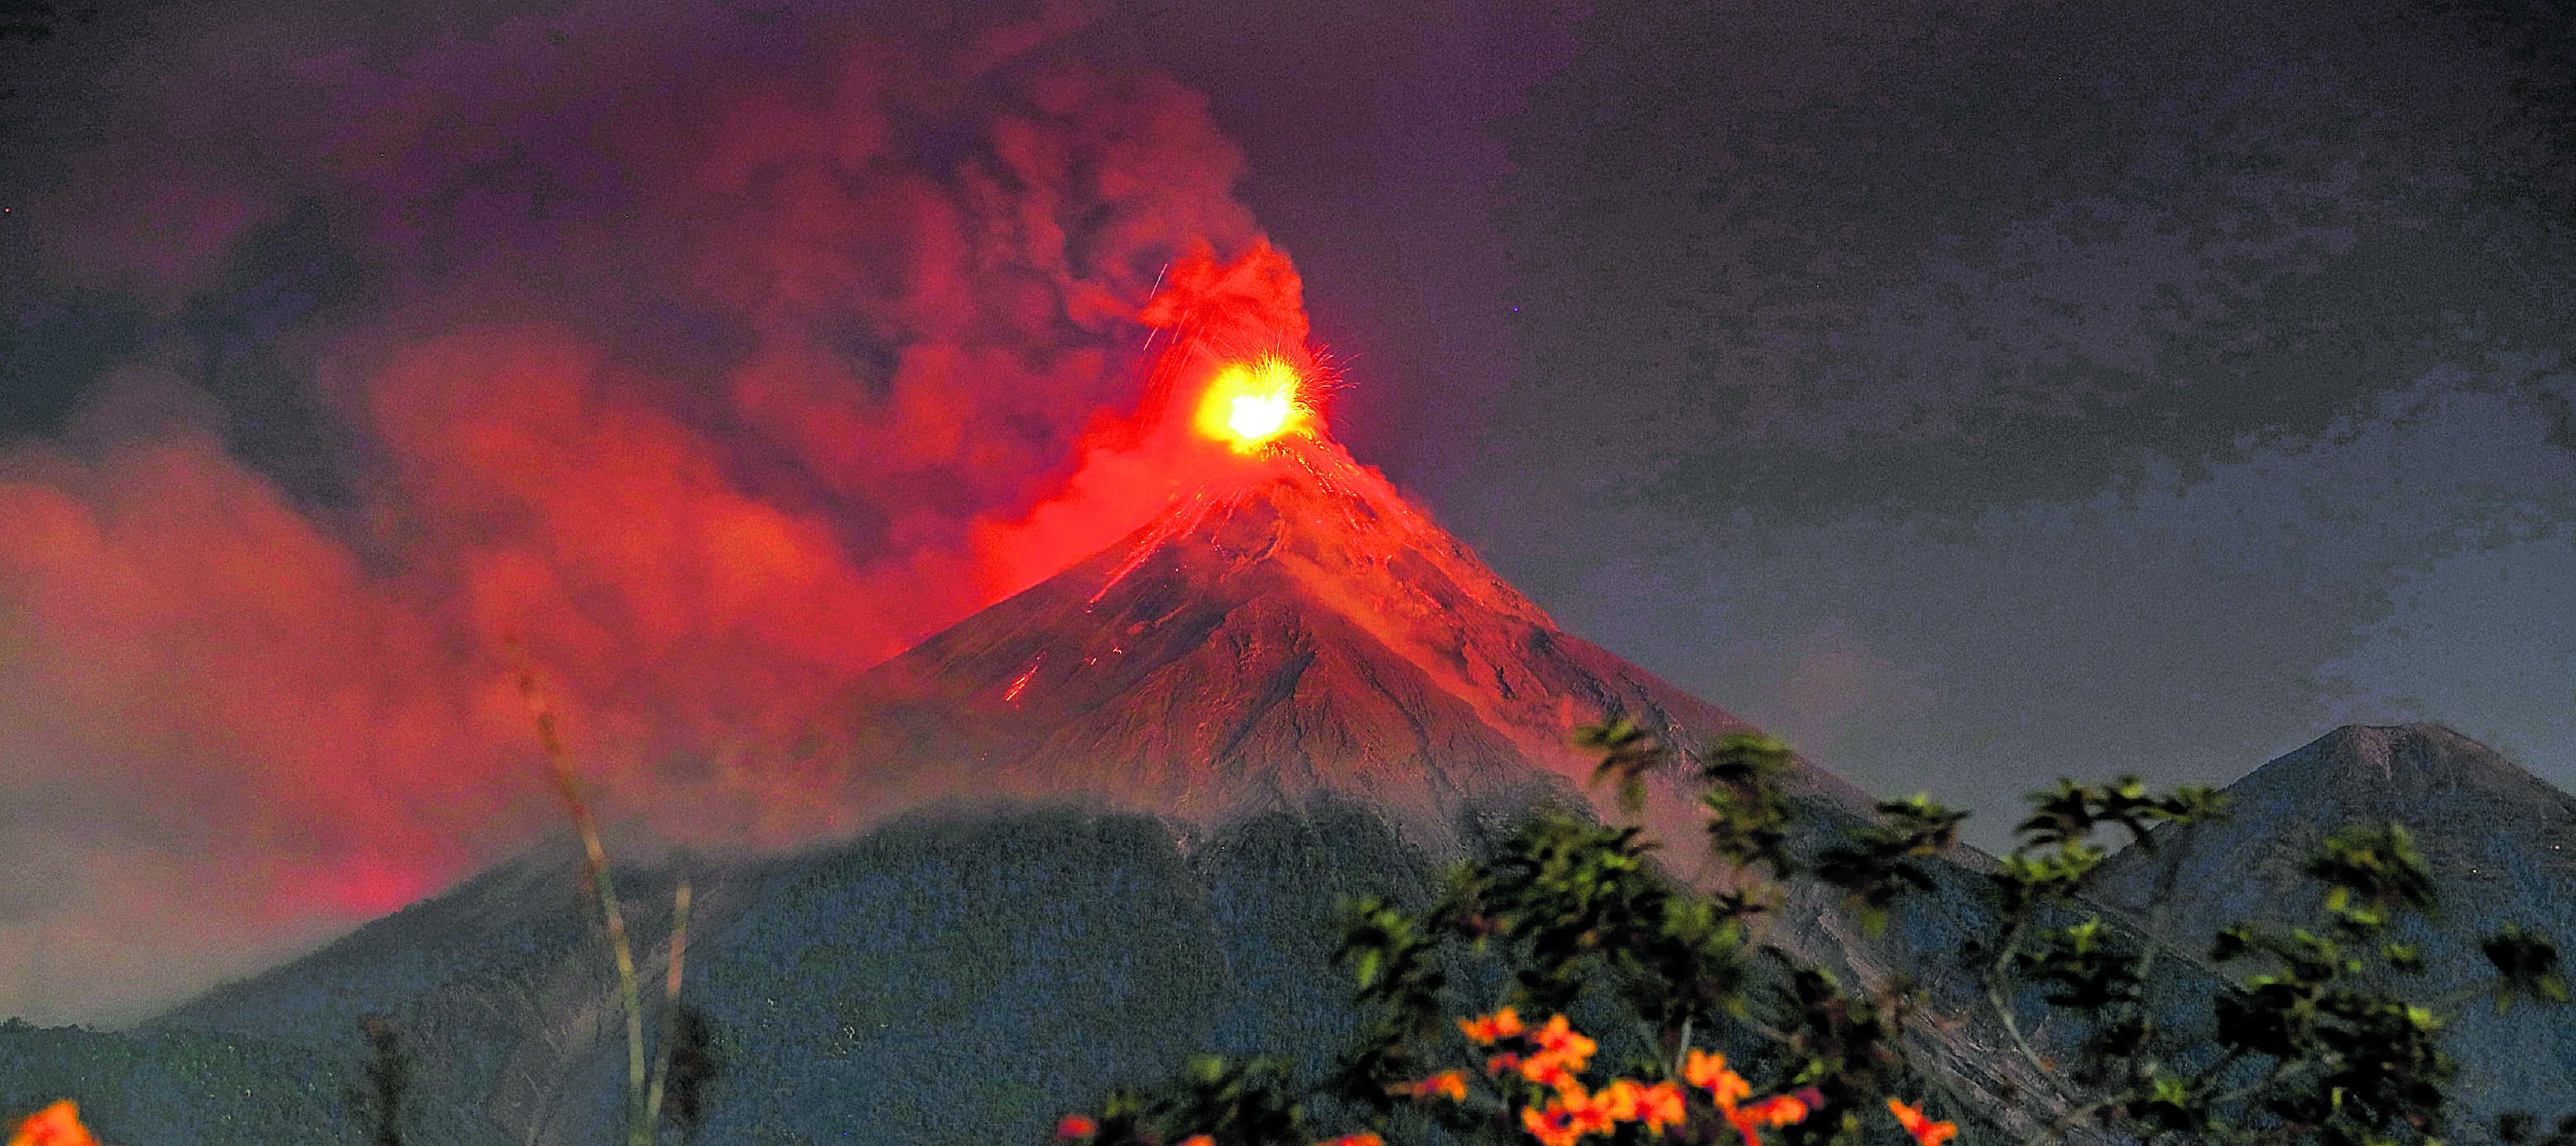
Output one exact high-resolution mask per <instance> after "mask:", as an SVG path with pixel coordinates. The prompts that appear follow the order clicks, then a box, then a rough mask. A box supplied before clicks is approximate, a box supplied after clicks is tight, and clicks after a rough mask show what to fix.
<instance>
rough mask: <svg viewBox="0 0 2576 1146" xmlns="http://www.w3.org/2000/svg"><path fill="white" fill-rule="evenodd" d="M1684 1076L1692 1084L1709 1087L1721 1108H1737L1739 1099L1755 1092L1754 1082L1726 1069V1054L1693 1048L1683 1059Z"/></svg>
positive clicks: (1710, 1092) (1711, 1094)
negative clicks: (1709, 1052)
mask: <svg viewBox="0 0 2576 1146" xmlns="http://www.w3.org/2000/svg"><path fill="white" fill-rule="evenodd" d="M1682 1078H1683V1079H1684V1080H1686V1081H1688V1082H1689V1083H1690V1084H1691V1085H1692V1086H1699V1087H1706V1088H1708V1092H1709V1094H1710V1096H1711V1097H1714V1098H1715V1099H1717V1105H1718V1109H1720V1110H1733V1109H1735V1103H1736V1101H1737V1100H1738V1099H1742V1098H1745V1097H1748V1096H1750V1095H1751V1094H1752V1093H1753V1084H1752V1083H1749V1082H1746V1081H1744V1076H1743V1075H1740V1074H1737V1073H1735V1072H1734V1071H1731V1070H1728V1069H1726V1056H1725V1055H1722V1054H1706V1053H1703V1052H1701V1051H1699V1050H1697V1049H1693V1050H1692V1051H1691V1052H1690V1056H1689V1057H1688V1058H1685V1059H1684V1060H1682Z"/></svg>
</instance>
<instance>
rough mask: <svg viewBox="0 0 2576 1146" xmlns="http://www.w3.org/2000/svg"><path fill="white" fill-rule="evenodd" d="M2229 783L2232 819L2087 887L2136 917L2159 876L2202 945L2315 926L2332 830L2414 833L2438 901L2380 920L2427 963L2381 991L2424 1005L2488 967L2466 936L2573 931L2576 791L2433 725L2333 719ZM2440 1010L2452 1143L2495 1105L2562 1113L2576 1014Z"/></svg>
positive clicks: (2479, 1134) (2487, 1120) (2485, 1133)
mask: <svg viewBox="0 0 2576 1146" xmlns="http://www.w3.org/2000/svg"><path fill="white" fill-rule="evenodd" d="M2226 792H2227V794H2228V795H2229V796H2230V797H2232V798H2233V799H2234V801H2235V803H2234V807H2233V809H2232V822H2230V823H2228V824H2222V825H2196V826H2193V827H2189V828H2180V829H2177V828H2172V827H2160V828H2158V829H2156V830H2155V832H2153V833H2152V838H2154V839H2155V840H2156V842H2157V843H2158V845H2159V846H2158V847H2157V849H2156V852H2155V854H2153V855H2149V854H2148V853H2147V852H2146V851H2145V849H2142V848H2138V847H2135V846H2132V847H2129V848H2125V849H2123V850H2122V851H2120V852H2119V853H2117V854H2115V855H2113V856H2112V857H2111V858H2110V859H2109V860H2108V861H2107V862H2106V863H2105V864H2104V870H2103V875H2102V878H2101V883H2100V885H2099V895H2100V897H2101V898H2102V899H2103V900H2104V901H2105V902H2107V903H2111V904H2114V905H2117V906H2121V907H2124V908H2126V909H2128V910H2129V911H2131V912H2132V913H2133V914H2135V915H2137V916H2138V917H2140V918H2142V919H2143V918H2146V917H2147V912H2146V910H2145V907H2146V905H2147V904H2148V903H2149V902H2150V897H2151V896H2152V894H2153V893H2154V891H2155V889H2156V888H2157V887H2158V886H2159V883H2160V882H2161V883H2162V884H2163V885H2164V886H2168V887H2170V888H2172V889H2173V890H2174V894H2173V895H2172V897H2171V902H2172V906H2171V908H2170V910H2169V912H2168V914H2167V915H2166V916H2165V917H2164V918H2163V920H2162V922H2161V923H2160V924H2158V926H2160V928H2161V930H2162V932H2163V933H2164V934H2166V935H2168V936H2170V937H2172V938H2173V939H2175V940H2176V941H2177V942H2179V943H2181V944H2184V945H2187V946H2190V947H2192V948H2194V949H2198V950H2203V951H2205V950H2206V949H2207V948H2208V945H2209V943H2210V941H2211V939H2213V938H2214V937H2215V936H2216V935H2217V933H2218V932H2219V931H2220V930H2221V929H2223V928H2225V927H2226V926H2228V925H2229V924H2231V923H2234V922H2236V921H2238V920H2241V919H2242V920H2254V921H2258V922H2264V923H2270V924H2273V925H2276V926H2301V927H2312V928H2313V927H2317V926H2319V921H2320V920H2322V919H2324V918H2325V916H2324V911H2323V908H2324V902H2325V893H2326V889H2325V886H2324V885H2323V884H2322V883H2320V882H2318V881H2316V880H2313V879H2311V878H2309V877H2307V876H2305V875H2303V874H2301V871H2300V868H2301V865H2302V864H2304V863H2305V862H2306V860H2307V859H2308V857H2309V856H2310V855H2312V854H2313V853H2314V852H2315V851H2316V849H2317V846H2318V844H2319V843H2320V842H2322V841H2323V840H2324V839H2325V837H2326V836H2327V834H2329V833H2331V832H2334V831H2336V830H2339V829H2342V828H2346V827H2375V826H2378V825H2380V824H2383V823H2387V822H2392V821H2393V822H2395V823H2398V824H2401V825H2403V826H2404V827H2405V828H2406V829H2407V831H2408V832H2410V833H2411V834H2412V835H2413V837H2414V841H2415V846H2416V849H2417V850H2418V851H2419V852H2420V853H2421V854H2422V856H2423V857H2424V860H2425V865H2426V867H2427V868H2428V869H2429V870H2430V872H2431V874H2432V877H2433V882H2434V887H2435V889H2436V893H2437V895H2438V897H2439V903H2440V907H2441V914H2440V916H2439V918H2438V919H2435V920H2424V919H2420V918H2411V917H2409V918H2403V919H2402V920H2401V922H2400V924H2399V925H2398V926H2397V927H2396V928H2394V929H2393V932H2392V938H2394V939H2395V940H2396V941H2398V942H2404V943H2413V944H2416V945H2418V946H2420V947H2421V948H2422V949H2423V951H2424V954H2425V956H2426V963H2427V967H2426V970H2425V971H2424V972H2423V973H2422V974H2418V975H2400V976H2397V977H2396V978H2395V979H2394V980H2393V982H2392V983H2390V986H2391V987H2392V988H2393V989H2395V990H2398V991H2399V992H2401V993H2403V994H2405V995H2406V996H2407V997H2409V998H2412V999H2416V1000H2419V1001H2421V1000H2425V999H2429V998H2433V997H2436V996H2441V995H2445V994H2448V993H2453V992H2455V991H2456V990H2457V989H2458V988H2460V987H2461V986H2462V985H2463V984H2468V983H2473V982H2476V981H2478V980H2481V979H2484V978H2487V977H2489V976H2491V975H2492V974H2493V972H2494V968H2493V966H2492V965H2491V964H2489V963H2488V962H2487V960H2486V958H2485V956H2483V955H2482V954H2480V952H2479V950H2478V941H2479V940H2480V939H2481V938H2483V937H2485V936H2487V935H2489V934H2492V933H2494V932H2495V931H2496V930H2497V929H2498V928H2499V927H2501V926H2502V925H2504V924H2507V923H2512V924H2518V925H2520V926H2522V927H2523V928H2525V929H2527V930H2528V929H2533V928H2537V929H2539V930H2541V931H2543V932H2545V933H2547V934H2549V935H2551V936H2553V937H2555V938H2556V939H2558V940H2559V941H2560V942H2561V943H2562V944H2564V943H2569V942H2571V941H2576V798H2571V797H2569V796H2568V795H2567V794H2566V793H2564V792H2561V791H2559V790H2558V789H2556V788H2554V787H2551V786H2550V785H2549V784H2548V783H2546V782H2544V781H2542V780H2540V779H2539V778H2538V777H2535V776H2533V775H2531V774H2530V773H2528V772H2525V771H2523V770H2522V769H2521V768H2518V767H2516V766H2514V765H2513V764H2512V763H2511V762H2510V761H2507V760H2505V759H2504V758H2503V757H2501V756H2499V755H2497V754H2496V753H2495V752H2494V751H2493V750H2491V749H2489V748H2487V747H2486V746H2485V745H2482V744H2479V743H2477V742H2476V741H2473V740H2470V739H2469V738H2467V737H2465V736H2462V735H2460V734H2459V733H2457V732H2454V731H2452V730H2450V729H2449V728H2446V727H2443V726H2442V725H2439V724H2407V725H2399V726H2395V727H2362V726H2357V725H2356V726H2347V727H2343V728H2338V729H2335V730H2334V731H2333V732H2330V733H2327V734H2326V735H2325V736H2323V737H2320V738H2318V739H2317V740H2316V741H2314V742H2313V743H2310V744H2308V745H2307V746H2306V747H2303V748H2300V749H2299V750H2297V751H2295V752H2291V753H2289V754H2288V755H2285V756H2282V757H2281V758H2279V759H2277V760H2274V761H2272V762H2271V763H2269V764H2266V765H2264V766H2262V767H2261V768H2258V769H2255V770H2254V771H2253V772H2252V773H2251V774H2249V775H2247V776H2246V777H2245V778H2243V779H2241V780H2238V781H2237V782H2236V783H2234V784H2232V785H2229V786H2228V787H2227V789H2226ZM2225 970H2227V971H2228V972H2229V973H2230V974H2231V975H2232V976H2235V977H2241V976H2243V975H2245V974H2247V973H2250V971H2251V970H2253V968H2251V967H2249V966H2246V965H2241V964H2240V965H2233V966H2230V967H2228V968H2225ZM2437 1013H2438V1014H2440V1015H2441V1016H2442V1017H2443V1019H2444V1023H2445V1028H2446V1035H2445V1037H2444V1039H2443V1040H2442V1045H2443V1047H2444V1049H2445V1050H2447V1051H2449V1052H2450V1053H2451V1054H2452V1055H2454V1056H2455V1057H2457V1058H2458V1059H2459V1060H2460V1064H2461V1068H2460V1075H2459V1079H2458V1081H2457V1083H2456V1084H2455V1085H2454V1088H2453V1090H2452V1094H2453V1098H2454V1108H2455V1117H2454V1119H2453V1128H2452V1136H2453V1137H2455V1138H2456V1139H2458V1140H2462V1141H2485V1140H2488V1139H2490V1138H2491V1131H2492V1129H2493V1125H2494V1118H2495V1115H2497V1114H2499V1113H2502V1112H2504V1111H2507V1110H2527V1111H2531V1112H2534V1113H2536V1114H2538V1115H2540V1116H2541V1118H2542V1120H2543V1122H2542V1124H2543V1125H2547V1124H2548V1122H2549V1120H2551V1119H2554V1118H2555V1117H2556V1116H2558V1115H2560V1114H2576V1015H2571V1013H2570V1012H2569V1011H2567V1010H2565V1009H2552V1008H2542V1007H2536V1006H2534V1005H2532V1004H2531V1003H2530V1002H2529V1001H2528V1000H2524V1001H2522V1002H2520V1003H2518V1004H2517V1005H2516V1006H2515V1007H2514V1009H2513V1010H2512V1012H2511V1013H2509V1014H2506V1015H2501V1016H2499V1015H2497V1014H2496V1013H2495V1009H2494V1006H2493V1003H2492V1001H2491V996H2486V995H2477V996H2472V997H2468V998H2464V999H2456V1000H2454V1001H2453V1002H2452V1003H2451V1005H2448V1006H2445V1007H2442V1008H2439V1009H2438V1010H2437Z"/></svg>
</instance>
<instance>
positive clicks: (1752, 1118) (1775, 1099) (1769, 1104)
mask: <svg viewBox="0 0 2576 1146" xmlns="http://www.w3.org/2000/svg"><path fill="white" fill-rule="evenodd" d="M1718 1107H1719V1109H1720V1111H1721V1112H1722V1113H1724V1114H1725V1115H1726V1121H1727V1123H1728V1124H1729V1125H1732V1126H1734V1127H1735V1132H1736V1133H1737V1134H1741V1135H1743V1136H1744V1146H1762V1136H1761V1135H1760V1134H1759V1133H1757V1132H1756V1128H1757V1127H1762V1126H1785V1125H1788V1124H1789V1123H1792V1122H1802V1121H1805V1120H1806V1117H1807V1104H1806V1103H1804V1102H1800V1101H1798V1100H1797V1099H1795V1098H1791V1097H1790V1096H1788V1095H1785V1094H1775V1095H1772V1096H1771V1097H1769V1098H1766V1099H1763V1100H1762V1101H1760V1102H1757V1103H1754V1104H1753V1105H1751V1106H1747V1107H1745V1108H1743V1109H1741V1110H1738V1109H1736V1108H1735V1104H1734V1103H1732V1102H1721V1103H1719V1104H1718Z"/></svg>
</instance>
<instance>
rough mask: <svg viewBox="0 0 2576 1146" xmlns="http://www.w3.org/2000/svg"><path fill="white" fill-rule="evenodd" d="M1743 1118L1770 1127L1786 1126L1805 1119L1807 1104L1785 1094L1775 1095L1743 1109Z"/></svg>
mask: <svg viewBox="0 0 2576 1146" xmlns="http://www.w3.org/2000/svg"><path fill="white" fill-rule="evenodd" d="M1744 1116H1745V1117H1747V1118H1750V1119H1753V1120H1754V1121H1757V1122H1762V1123H1767V1124H1769V1125H1772V1126H1787V1125H1789V1124H1790V1123H1792V1122H1804V1121H1806V1119H1807V1104H1806V1103H1803V1102H1800V1101H1798V1100H1797V1099H1794V1098H1791V1097H1789V1096H1788V1095H1785V1094H1775V1095H1772V1096H1771V1097H1769V1098H1766V1099H1763V1100H1762V1101H1760V1102H1757V1103H1754V1104H1753V1105H1751V1106H1747V1107H1745V1108H1744Z"/></svg>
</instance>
